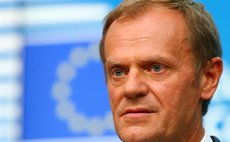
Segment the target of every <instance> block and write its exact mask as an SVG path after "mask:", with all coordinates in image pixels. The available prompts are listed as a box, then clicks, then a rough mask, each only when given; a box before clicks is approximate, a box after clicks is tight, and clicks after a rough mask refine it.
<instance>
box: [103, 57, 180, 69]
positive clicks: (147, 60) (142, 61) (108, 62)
mask: <svg viewBox="0 0 230 142" xmlns="http://www.w3.org/2000/svg"><path fill="white" fill-rule="evenodd" d="M153 62H156V63H169V64H171V65H175V63H176V62H177V59H176V58H175V57H174V56H169V55H165V56H159V55H154V56H150V57H145V58H143V59H138V61H137V64H139V65H142V64H148V63H153ZM126 64H127V63H126V62H120V61H118V60H116V59H107V60H106V62H105V66H107V67H109V68H110V67H116V66H123V65H126Z"/></svg>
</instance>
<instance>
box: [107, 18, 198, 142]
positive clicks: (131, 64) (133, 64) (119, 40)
mask: <svg viewBox="0 0 230 142" xmlns="http://www.w3.org/2000/svg"><path fill="white" fill-rule="evenodd" d="M139 20H142V19H139ZM121 24H122V23H121ZM123 26H124V25H123ZM111 27H113V25H112V26H111ZM110 30H111V29H110ZM141 30H143V29H141ZM145 30H146V29H145ZM135 32H137V33H139V31H138V30H136V31H135ZM151 32H154V31H151ZM110 33H113V34H112V36H111V35H110ZM110 33H108V37H109V39H112V40H111V41H110V42H109V43H111V44H108V42H107V39H106V42H105V45H106V47H109V51H110V50H111V51H113V52H111V53H113V56H112V57H108V56H107V55H108V53H110V52H108V50H107V49H108V48H106V49H105V53H106V59H107V60H106V65H108V62H116V63H118V62H120V61H122V62H120V63H119V64H121V66H124V68H131V69H132V70H131V71H132V72H131V71H130V72H129V73H130V74H132V75H133V76H132V79H134V80H131V81H130V80H129V82H134V81H135V79H137V78H139V77H140V76H139V77H138V76H137V77H136V75H134V73H133V71H135V73H136V72H137V73H140V74H142V73H141V72H140V71H139V68H140V69H142V67H141V65H140V64H141V63H142V62H143V61H141V60H140V59H143V60H149V59H148V58H147V59H146V57H145V56H139V52H140V51H139V49H138V50H137V51H136V50H134V51H131V50H126V49H127V48H131V47H142V48H146V47H145V46H143V45H145V44H148V45H149V44H150V45H152V44H153V43H154V45H153V47H150V48H154V56H155V55H157V54H159V55H160V56H161V57H163V58H165V57H168V55H169V54H166V53H165V52H164V51H162V49H163V48H165V46H166V47H167V46H170V47H171V46H172V45H173V47H172V48H169V49H168V50H169V51H168V53H171V54H170V56H175V58H176V59H179V60H178V61H177V63H176V65H173V67H175V68H176V69H177V70H176V72H178V73H177V74H176V76H175V75H170V76H171V77H166V79H162V81H161V80H160V82H164V83H163V84H161V86H159V85H157V84H158V83H157V82H156V83H154V82H155V81H154V79H151V78H149V79H146V78H145V77H144V76H142V75H141V76H142V77H143V78H142V79H141V80H139V83H141V82H142V81H143V80H145V82H146V84H145V85H146V86H145V87H146V88H147V89H149V88H152V87H151V86H149V85H147V84H156V85H155V88H158V89H159V90H162V89H163V90H165V89H164V88H165V87H166V86H170V85H171V83H170V82H171V81H170V80H174V82H178V83H179V84H178V85H176V86H174V87H171V88H170V90H171V91H170V90H168V92H174V93H173V94H178V93H179V92H178V91H177V89H178V86H182V88H183V86H186V85H188V84H182V82H184V81H181V80H178V79H179V78H180V77H178V75H180V74H183V72H184V70H185V69H184V68H183V69H182V68H181V67H182V65H184V64H188V65H189V64H191V62H192V61H191V59H193V56H192V55H190V54H189V56H188V53H190V52H191V51H190V48H186V50H181V49H182V48H183V47H181V45H180V43H183V42H182V41H181V42H178V41H180V40H172V38H169V39H168V40H165V39H166V38H163V40H162V38H161V37H167V36H166V35H162V34H161V35H162V36H160V37H159V34H151V36H152V35H153V36H154V37H157V39H158V40H153V41H152V39H156V38H154V37H153V38H142V37H146V36H142V35H141V34H138V35H140V38H137V37H135V36H133V37H132V38H133V39H134V40H130V39H129V38H123V35H122V34H121V35H119V36H117V35H116V34H114V32H113V30H111V31H110ZM142 33H143V32H142ZM182 33H183V32H182ZM126 34H128V35H133V34H132V31H130V33H129V32H127V33H126ZM156 35H157V36H156ZM171 36H172V35H171ZM172 37H174V36H172ZM132 38H131V39H132ZM114 39H115V40H114ZM127 39H128V40H127ZM137 39H142V40H138V41H137ZM143 39H144V40H143ZM148 40H151V42H150V41H148ZM132 41H137V42H135V43H133V42H132ZM140 41H141V42H140ZM143 41H144V42H143ZM172 41H173V43H172ZM114 43H115V44H114ZM165 43H167V44H168V45H165ZM123 45H129V46H128V47H127V46H126V47H124V46H123ZM156 46H157V47H158V48H156ZM147 48H148V47H147ZM121 49H122V52H117V51H120V50H121ZM175 49H176V50H175ZM114 53H117V54H114ZM130 53H131V54H130ZM164 54H165V55H164ZM126 55H127V57H126ZM130 55H131V56H130ZM180 59H184V60H183V62H179V61H180ZM156 60H159V58H157V59H156ZM167 60H170V58H167ZM182 63H183V64H182ZM137 68H138V69H137ZM180 72H181V73H180ZM191 72H194V70H191ZM172 74H174V73H173V72H172ZM187 75H188V76H187V77H186V78H189V79H191V78H192V74H190V73H189V72H188V73H187ZM189 76H191V77H189ZM172 78H173V79H172ZM177 80H178V81H177ZM108 81H109V79H108ZM150 81H151V82H152V83H150ZM156 81H159V80H156ZM148 82H149V83H148ZM108 83H109V82H108ZM110 83H112V82H110ZM110 83H109V84H108V87H109V88H110V89H112V90H114V89H118V88H120V89H121V90H124V89H122V88H123V87H125V86H122V85H118V86H116V85H114V86H111V85H112V84H113V83H112V84H110ZM189 84H190V83H189ZM191 84H192V82H191ZM127 85H128V84H127ZM133 85H134V84H133ZM121 86H122V87H121ZM135 86H137V84H136V85H135ZM191 86H192V85H191ZM117 87H118V88H117ZM162 87H163V88H162ZM125 88H126V87H125ZM161 88H162V89H161ZM193 88H194V86H193ZM118 90H119V89H118ZM180 91H182V92H187V87H185V88H184V90H180ZM113 94H114V95H116V94H119V93H113ZM150 94H158V93H157V92H155V91H154V90H152V91H151V93H150V92H148V93H147V94H146V96H148V95H150ZM173 94H171V93H170V94H165V95H166V96H165V97H166V98H168V99H169V100H171V103H172V104H178V101H179V102H186V101H184V100H186V99H187V98H186V97H183V98H180V99H179V100H175V99H174V98H173V96H174V95H173ZM110 97H112V96H110ZM113 97H116V96H113ZM159 97H160V96H157V95H155V96H153V98H155V99H151V100H153V102H152V103H153V104H154V105H156V106H154V107H155V108H159V110H158V111H159V112H160V111H162V110H163V109H168V106H166V104H165V102H164V101H163V100H162V99H161V98H159ZM119 100H120V101H119ZM126 100H128V98H126V99H122V96H120V97H118V101H117V102H111V106H112V110H116V109H118V110H121V111H122V109H124V108H125V106H126V105H125V104H126V103H127V101H126ZM143 100H145V99H141V100H139V101H136V102H142V101H143ZM154 101H155V103H154ZM118 102H120V105H119V107H118V108H117V107H115V106H117V105H118ZM122 102H123V103H122ZM144 102H145V101H144ZM122 104H124V105H122ZM134 104H135V103H134ZM137 104H138V103H137ZM146 104H148V101H147V102H146ZM122 106H124V107H122ZM157 106H161V107H157ZM186 108H187V107H184V108H180V107H179V106H178V108H175V110H178V109H186ZM158 111H157V112H158ZM184 111H185V110H184ZM118 112H119V111H118ZM164 113H166V112H164ZM171 114H174V115H183V114H178V113H175V112H174V111H172V112H171ZM164 115H166V114H164ZM115 117H116V116H115ZM179 118H180V121H182V122H183V121H184V117H183V116H180V117H179ZM115 121H116V118H115ZM131 122H132V121H131ZM128 124H129V123H128ZM140 124H142V123H140ZM185 124H186V123H185ZM165 125H169V126H172V127H178V125H176V122H175V121H171V122H167V121H166V124H165ZM186 125H188V124H186ZM138 126H139V125H138ZM133 127H135V128H138V127H137V126H131V127H130V129H132V128H133ZM159 127H160V126H159ZM162 129H163V128H162ZM173 129H174V128H173ZM175 129H178V128H175ZM162 131H163V130H162ZM169 131H170V130H167V131H165V133H166V134H169V133H170V132H169ZM185 131H186V130H183V131H182V133H181V135H183V133H185ZM186 134H187V133H186ZM130 135H133V134H130ZM159 135H160V134H159ZM133 136H134V135H133ZM167 139H168V140H169V138H166V139H165V140H166V141H167ZM178 140H179V139H178Z"/></svg>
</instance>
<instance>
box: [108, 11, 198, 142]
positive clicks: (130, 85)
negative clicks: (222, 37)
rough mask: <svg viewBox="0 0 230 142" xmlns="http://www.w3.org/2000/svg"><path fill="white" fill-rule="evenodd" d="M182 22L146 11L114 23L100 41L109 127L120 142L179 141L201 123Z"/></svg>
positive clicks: (169, 13) (180, 18)
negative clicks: (103, 57)
mask: <svg viewBox="0 0 230 142" xmlns="http://www.w3.org/2000/svg"><path fill="white" fill-rule="evenodd" d="M186 37H187V32H186V25H185V21H184V17H183V16H182V15H181V14H180V13H178V12H176V11H172V10H166V9H152V10H150V11H148V12H147V13H146V14H144V15H143V16H142V15H141V16H140V17H139V18H135V19H131V18H127V17H123V18H120V19H119V20H117V21H115V22H114V23H113V24H112V25H111V27H110V29H109V30H108V33H107V35H106V38H105V70H106V75H107V85H108V92H109V97H110V103H111V109H112V113H113V118H114V124H115V128H116V131H117V133H118V135H119V137H120V138H121V139H122V140H123V141H126V142H141V141H143V142H153V141H159V142H167V141H177V142H179V141H180V140H183V139H184V140H185V139H186V137H188V135H190V132H192V131H194V130H195V129H197V127H199V126H197V125H198V124H200V123H199V122H200V121H201V112H200V110H201V104H200V91H201V88H200V87H199V83H198V80H197V78H196V76H195V69H194V57H193V54H192V50H191V47H190V44H189V42H188V40H187V39H186Z"/></svg>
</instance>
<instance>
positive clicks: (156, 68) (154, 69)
mask: <svg viewBox="0 0 230 142" xmlns="http://www.w3.org/2000/svg"><path fill="white" fill-rule="evenodd" d="M163 69H164V67H163V66H162V65H159V64H155V65H153V66H152V68H151V70H152V71H153V72H160V71H161V70H163Z"/></svg>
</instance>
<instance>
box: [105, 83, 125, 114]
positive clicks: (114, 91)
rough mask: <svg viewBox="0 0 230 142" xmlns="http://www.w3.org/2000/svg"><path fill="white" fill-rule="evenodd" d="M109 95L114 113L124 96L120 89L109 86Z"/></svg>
mask: <svg viewBox="0 0 230 142" xmlns="http://www.w3.org/2000/svg"><path fill="white" fill-rule="evenodd" d="M108 93H109V99H110V106H111V110H112V112H115V110H116V108H117V107H118V105H119V103H120V100H121V96H122V95H121V93H120V89H119V88H115V87H113V86H111V85H108Z"/></svg>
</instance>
